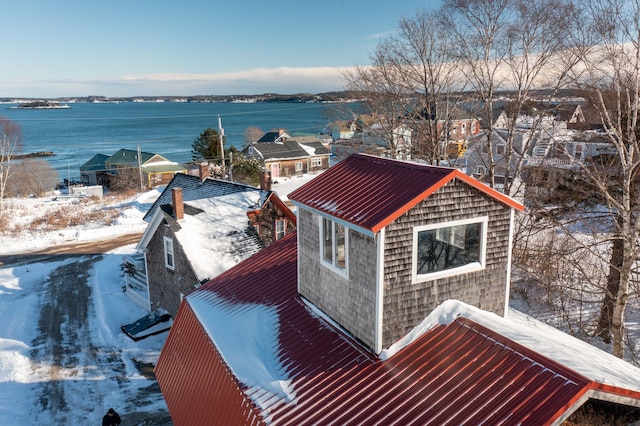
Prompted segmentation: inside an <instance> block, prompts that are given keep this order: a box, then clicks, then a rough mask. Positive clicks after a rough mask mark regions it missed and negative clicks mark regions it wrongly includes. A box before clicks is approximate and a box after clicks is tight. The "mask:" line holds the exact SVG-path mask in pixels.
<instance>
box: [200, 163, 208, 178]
mask: <svg viewBox="0 0 640 426" xmlns="http://www.w3.org/2000/svg"><path fill="white" fill-rule="evenodd" d="M209 176H210V174H209V163H207V162H206V161H203V162H202V163H200V182H204V180H205V179H206V178H208V177H209Z"/></svg>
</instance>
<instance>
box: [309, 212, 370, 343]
mask: <svg viewBox="0 0 640 426" xmlns="http://www.w3.org/2000/svg"><path fill="white" fill-rule="evenodd" d="M297 229H298V238H299V244H298V256H299V263H298V268H299V274H300V279H299V287H300V294H302V295H303V296H305V297H306V298H307V299H309V300H310V301H311V302H312V303H313V304H314V305H316V306H317V307H318V308H320V309H321V310H322V311H323V312H325V313H327V314H328V315H329V316H331V318H332V319H333V320H334V321H336V322H338V323H339V324H340V325H342V326H343V327H344V328H345V329H347V330H348V331H349V332H351V333H353V334H354V336H357V337H358V338H359V339H360V340H362V341H363V343H365V344H366V345H368V346H373V342H374V329H373V327H372V325H373V324H374V320H375V307H376V299H375V292H376V277H375V273H376V256H375V253H376V246H375V242H374V240H373V239H372V238H370V237H367V236H365V235H363V234H360V233H358V232H355V231H353V230H349V251H348V256H349V259H348V261H347V262H348V270H349V279H346V278H345V277H343V276H341V275H340V274H338V273H336V272H334V271H332V270H331V269H329V268H327V267H326V266H324V265H322V263H321V262H320V251H319V250H320V230H319V227H318V216H317V215H316V214H314V213H311V212H310V211H308V210H306V209H300V210H299V213H298V228H297Z"/></svg>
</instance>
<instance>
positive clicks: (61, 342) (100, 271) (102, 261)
mask: <svg viewBox="0 0 640 426" xmlns="http://www.w3.org/2000/svg"><path fill="white" fill-rule="evenodd" d="M121 258H122V255H119V254H116V253H112V252H110V253H107V254H103V255H100V254H93V255H56V256H55V261H44V262H40V263H33V262H30V263H28V264H25V263H21V264H19V265H17V266H14V267H13V268H9V267H6V266H3V267H1V268H0V310H1V312H2V313H3V315H2V317H3V321H2V325H1V326H0V349H2V351H1V352H0V355H1V356H0V371H2V372H0V423H2V424H26V425H28V424H34V425H35V424H49V423H52V420H53V423H56V424H74V425H76V424H77V425H83V424H99V422H100V420H101V418H102V415H104V413H105V412H106V410H107V409H108V408H109V407H111V406H113V407H114V408H116V409H117V410H118V411H119V412H120V414H121V415H122V418H123V424H127V425H151V424H154V425H163V424H164V425H168V424H171V420H170V417H169V415H168V412H167V410H166V405H165V404H164V400H163V399H162V394H161V393H160V390H159V388H158V385H157V382H156V381H155V377H154V376H153V373H152V371H153V364H154V363H155V360H157V355H158V353H159V350H160V349H161V347H162V343H163V341H164V338H166V334H163V335H160V336H154V337H153V338H149V339H145V340H144V341H140V342H132V341H131V340H130V339H128V338H127V337H126V336H124V334H123V333H121V332H120V330H119V327H120V325H122V324H125V323H127V321H132V320H135V319H137V318H138V317H140V316H142V314H144V312H143V311H142V310H141V309H139V308H137V307H136V306H135V305H133V304H132V302H131V301H129V300H128V299H127V298H126V296H125V295H124V293H123V292H122V290H121V286H122V283H121V277H120V275H119V273H120V270H119V264H120V262H121ZM7 277H9V278H11V277H13V279H14V280H13V284H12V281H11V279H8V280H7V279H6V278H7ZM9 290H10V291H9ZM8 343H10V344H8ZM9 346H10V350H7V347H9ZM6 375H8V376H12V377H5V376H6Z"/></svg>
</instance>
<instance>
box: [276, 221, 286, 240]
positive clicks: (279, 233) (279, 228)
mask: <svg viewBox="0 0 640 426" xmlns="http://www.w3.org/2000/svg"><path fill="white" fill-rule="evenodd" d="M286 233H287V221H286V219H277V220H276V241H278V240H279V239H280V238H282V237H284V236H285V234H286Z"/></svg>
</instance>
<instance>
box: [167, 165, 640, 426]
mask: <svg viewBox="0 0 640 426" xmlns="http://www.w3.org/2000/svg"><path fill="white" fill-rule="evenodd" d="M289 199H290V200H292V202H293V203H294V204H295V205H296V207H297V209H298V222H297V225H298V226H297V232H296V234H290V235H288V236H286V237H285V238H283V239H282V240H279V241H277V242H276V243H274V244H272V245H271V246H269V247H267V248H266V249H264V250H262V251H260V252H259V253H257V254H255V255H253V256H252V257H250V258H248V259H247V260H245V261H243V262H242V263H240V264H238V265H237V266H236V267H234V268H232V269H230V270H228V271H227V272H225V273H223V274H222V275H219V276H218V277H216V278H215V279H213V280H212V281H210V282H209V283H207V284H205V285H204V286H202V287H201V288H199V289H198V290H196V291H195V292H193V293H191V294H190V295H188V296H187V297H186V298H185V299H184V301H183V303H182V304H181V306H180V309H179V311H178V314H177V317H176V318H175V322H174V325H173V327H172V329H171V331H170V334H169V336H168V338H167V342H166V344H165V347H164V348H163V350H162V353H161V355H160V358H159V360H158V363H157V366H156V376H157V378H158V382H159V385H160V388H161V390H162V392H163V395H164V397H165V400H166V402H167V405H168V407H169V411H170V413H171V416H172V419H173V421H174V423H175V424H176V425H183V424H184V425H200V424H202V425H205V424H207V425H209V424H225V425H241V424H242V425H244V424H275V425H318V424H336V425H343V424H372V425H373V424H375V425H383V424H403V425H406V424H415V425H428V424H438V425H439V424H456V425H458V424H480V423H483V424H527V425H542V424H559V423H561V422H563V421H564V420H567V419H569V420H572V419H575V418H580V417H576V416H581V415H583V411H584V412H589V413H591V412H594V411H595V412H599V413H604V414H605V415H614V416H617V418H618V419H624V420H625V421H627V422H629V423H630V422H632V421H636V420H638V419H639V418H640V416H639V415H638V407H639V406H640V370H639V369H637V368H635V367H633V366H631V365H630V364H628V363H626V362H624V361H622V360H619V359H617V358H614V357H612V356H610V355H608V354H606V353H604V352H602V351H599V350H598V349H596V348H594V347H592V346H590V345H587V344H585V343H583V342H580V341H578V340H577V339H573V338H572V337H570V336H567V335H564V334H563V333H560V332H559V331H557V330H554V329H552V328H551V327H548V326H545V325H543V324H540V323H538V322H536V321H534V320H532V319H531V318H528V317H525V316H523V315H522V314H518V313H517V312H515V311H512V310H510V309H508V298H507V295H508V282H509V279H510V269H509V264H510V258H509V253H510V245H511V235H512V232H511V229H512V221H513V215H514V210H517V209H521V208H522V206H521V205H519V204H518V203H517V202H515V201H513V200H511V199H510V198H508V197H505V196H504V195H501V194H499V193H497V192H495V191H493V190H491V189H490V188H488V187H486V186H484V185H483V184H480V183H479V182H477V181H475V180H473V179H472V178H469V177H468V176H465V175H463V174H461V173H460V172H458V171H456V170H454V169H447V168H436V167H428V166H422V165H415V164H410V163H404V162H399V161H394V160H386V159H381V158H377V157H370V156H366V155H354V156H352V157H350V158H348V159H347V160H344V161H342V162H341V163H339V164H338V165H337V166H334V167H333V168H331V169H329V170H328V171H326V172H324V173H323V174H322V175H320V176H318V177H317V178H315V179H314V180H312V181H311V182H309V183H308V184H306V185H304V186H303V187H301V188H299V189H298V190H296V191H294V192H293V193H291V194H289ZM505 316H506V317H508V318H505ZM558 336H559V337H558ZM572 416H573V417H572Z"/></svg>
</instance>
